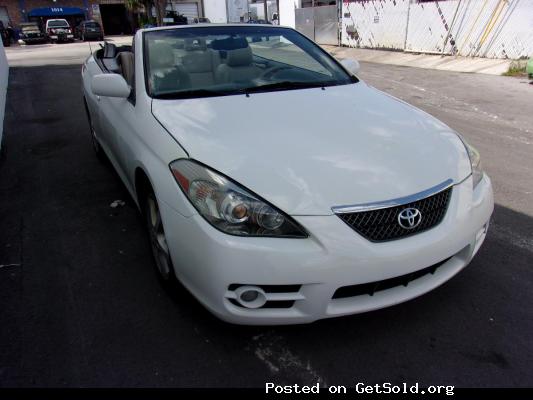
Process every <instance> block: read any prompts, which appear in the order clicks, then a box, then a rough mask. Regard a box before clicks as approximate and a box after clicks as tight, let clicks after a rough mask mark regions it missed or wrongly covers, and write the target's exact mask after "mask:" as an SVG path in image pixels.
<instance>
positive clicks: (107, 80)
mask: <svg viewBox="0 0 533 400" xmlns="http://www.w3.org/2000/svg"><path fill="white" fill-rule="evenodd" d="M91 90H92V91H93V93H94V94H95V95H97V96H104V97H121V98H127V97H129V95H130V93H131V89H130V87H129V86H128V84H127V82H126V80H125V79H124V77H123V76H122V75H119V74H98V75H95V76H93V80H92V82H91Z"/></svg>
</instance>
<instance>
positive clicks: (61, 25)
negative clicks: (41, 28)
mask: <svg viewBox="0 0 533 400" xmlns="http://www.w3.org/2000/svg"><path fill="white" fill-rule="evenodd" d="M45 30H46V36H47V38H48V40H49V41H51V42H72V41H74V34H73V33H72V28H71V27H70V25H69V23H68V22H67V20H66V19H49V20H48V21H46V28H45Z"/></svg>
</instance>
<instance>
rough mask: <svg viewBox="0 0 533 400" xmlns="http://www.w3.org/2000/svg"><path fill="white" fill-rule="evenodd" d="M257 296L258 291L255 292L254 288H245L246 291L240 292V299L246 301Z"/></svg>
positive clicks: (252, 299)
mask: <svg viewBox="0 0 533 400" xmlns="http://www.w3.org/2000/svg"><path fill="white" fill-rule="evenodd" d="M258 297H259V293H258V292H256V291H255V290H247V291H246V292H244V293H243V294H241V300H242V301H246V302H249V301H254V300H255V299H257V298H258Z"/></svg>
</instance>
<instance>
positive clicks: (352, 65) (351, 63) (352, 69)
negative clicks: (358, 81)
mask: <svg viewBox="0 0 533 400" xmlns="http://www.w3.org/2000/svg"><path fill="white" fill-rule="evenodd" d="M341 64H342V66H343V67H344V68H346V70H347V71H348V72H349V73H351V74H353V75H357V73H358V72H359V70H360V69H361V66H360V65H359V62H358V61H357V60H354V59H353V58H345V59H344V60H342V61H341Z"/></svg>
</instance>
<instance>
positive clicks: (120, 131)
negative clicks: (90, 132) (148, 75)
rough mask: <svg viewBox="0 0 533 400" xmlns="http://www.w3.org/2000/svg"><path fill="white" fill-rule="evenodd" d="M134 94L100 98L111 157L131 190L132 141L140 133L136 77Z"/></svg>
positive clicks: (101, 112) (104, 131)
mask: <svg viewBox="0 0 533 400" xmlns="http://www.w3.org/2000/svg"><path fill="white" fill-rule="evenodd" d="M129 82H131V85H130V87H132V94H131V95H130V97H129V98H127V99H124V98H114V97H104V96H102V97H101V98H100V100H99V102H100V107H99V110H100V111H99V112H100V125H101V128H102V131H103V134H104V135H105V136H106V141H107V146H108V150H109V152H110V153H111V154H110V155H109V158H110V160H111V162H112V163H113V165H114V167H115V169H116V170H117V172H118V174H119V175H120V177H121V178H122V180H123V181H124V184H125V185H126V186H127V187H128V189H129V190H131V189H132V188H133V182H132V180H131V177H132V176H133V174H132V173H130V172H131V171H130V166H131V165H132V160H133V159H134V157H135V155H134V151H133V149H132V143H133V142H134V138H135V137H136V135H137V134H138V132H137V131H136V129H137V127H138V126H139V124H138V123H137V122H136V121H137V119H138V115H137V113H136V109H135V88H134V87H133V86H134V84H133V82H135V79H130V80H129Z"/></svg>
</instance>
